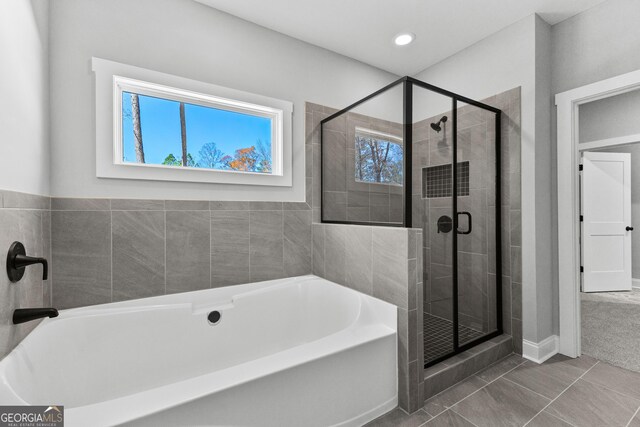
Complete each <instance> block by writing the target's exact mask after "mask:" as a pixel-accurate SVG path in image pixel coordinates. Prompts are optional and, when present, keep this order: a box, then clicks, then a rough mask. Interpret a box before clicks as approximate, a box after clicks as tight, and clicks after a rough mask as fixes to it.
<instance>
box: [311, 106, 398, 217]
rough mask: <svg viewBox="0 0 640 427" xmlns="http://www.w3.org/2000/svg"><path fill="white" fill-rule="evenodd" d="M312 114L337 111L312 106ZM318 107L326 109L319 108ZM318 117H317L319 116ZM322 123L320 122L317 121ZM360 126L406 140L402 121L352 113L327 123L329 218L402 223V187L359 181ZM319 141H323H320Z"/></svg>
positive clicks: (326, 152) (326, 185) (326, 193)
mask: <svg viewBox="0 0 640 427" xmlns="http://www.w3.org/2000/svg"><path fill="white" fill-rule="evenodd" d="M308 107H309V109H310V110H311V114H312V117H313V115H314V113H315V116H317V117H323V114H322V113H325V112H330V111H331V112H335V110H331V109H330V108H327V107H320V106H316V105H313V104H309V105H308ZM318 107H320V108H322V109H321V110H318ZM316 120H317V119H316ZM314 125H316V126H319V123H314ZM356 127H359V128H363V129H366V130H369V131H374V132H381V133H384V134H389V135H393V136H396V137H397V138H399V139H400V140H402V132H403V130H402V124H401V123H394V122H391V121H388V120H382V119H378V118H375V117H371V116H365V115H363V114H358V113H353V112H348V113H346V114H343V115H341V116H339V117H336V118H335V119H333V120H330V121H329V122H327V123H326V124H325V126H324V129H323V132H324V137H323V139H324V143H325V144H326V147H325V151H324V156H325V157H324V162H323V168H324V171H323V172H324V177H325V185H324V194H323V197H324V207H325V212H324V215H325V218H324V219H325V220H331V221H354V222H374V223H395V224H402V222H403V220H404V210H403V206H404V204H403V202H402V201H403V197H402V186H400V185H391V184H384V183H368V182H360V181H357V180H356V179H355V178H354V177H355V176H356V174H355V147H354V141H355V136H356ZM318 143H319V142H318Z"/></svg>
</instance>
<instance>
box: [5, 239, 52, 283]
mask: <svg viewBox="0 0 640 427" xmlns="http://www.w3.org/2000/svg"><path fill="white" fill-rule="evenodd" d="M33 264H42V280H47V276H48V272H49V268H48V263H47V260H46V259H44V258H39V257H31V256H27V251H26V250H25V249H24V245H23V244H22V243H20V242H13V243H12V244H11V247H9V252H8V253H7V275H8V276H9V280H10V281H11V282H14V283H15V282H17V281H19V280H20V279H22V276H24V270H25V267H27V266H29V265H33Z"/></svg>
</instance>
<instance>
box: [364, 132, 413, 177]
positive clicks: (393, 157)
mask: <svg viewBox="0 0 640 427" xmlns="http://www.w3.org/2000/svg"><path fill="white" fill-rule="evenodd" d="M354 149H355V180H356V181H357V182H367V183H377V184H389V185H399V186H401V185H402V182H403V177H402V173H403V165H402V162H403V149H402V138H401V137H399V136H395V135H391V134H387V133H382V132H377V131H374V130H370V129H363V128H356V133H355V147H354Z"/></svg>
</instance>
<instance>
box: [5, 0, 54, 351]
mask: <svg viewBox="0 0 640 427" xmlns="http://www.w3.org/2000/svg"><path fill="white" fill-rule="evenodd" d="M48 14H49V2H48V1H47V0H32V1H24V0H4V1H2V2H0V58H2V65H0V94H1V95H0V141H1V142H0V145H1V146H2V158H3V159H5V161H4V162H3V165H2V167H0V253H2V254H3V257H4V256H5V255H4V254H6V252H5V251H6V250H8V249H9V245H10V244H11V243H12V242H13V241H15V240H19V241H22V242H23V243H24V245H25V247H26V250H27V253H28V254H30V255H36V256H46V257H49V255H50V252H49V250H50V244H49V241H50V236H51V233H50V222H51V221H50V216H49V210H48V209H49V203H50V201H49V198H48V197H42V196H32V195H29V194H24V193H17V192H15V191H22V192H27V193H34V194H44V195H48V194H49V75H48V52H49V39H48ZM3 190H13V191H3ZM2 263H3V264H2V265H3V266H4V258H3V261H2ZM41 274H42V270H41V269H40V268H39V267H32V268H29V269H28V270H27V271H26V273H25V276H24V278H23V279H22V281H20V282H19V283H17V284H14V283H10V282H9V279H8V277H7V275H6V274H5V273H4V268H3V271H2V273H1V274H0V358H2V357H3V356H4V355H5V354H7V353H8V352H9V351H10V350H11V349H12V348H13V347H15V346H16V345H17V344H18V343H19V342H20V341H21V340H22V339H23V338H24V337H25V336H26V335H27V334H28V333H29V332H30V331H31V330H32V329H33V328H34V327H35V326H36V325H37V322H30V323H26V324H22V325H18V326H15V325H13V324H12V321H11V318H12V315H13V310H15V309H16V308H25V307H42V306H43V305H48V304H49V300H50V290H51V288H50V282H45V281H43V280H42V276H41Z"/></svg>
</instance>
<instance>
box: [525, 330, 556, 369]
mask: <svg viewBox="0 0 640 427" xmlns="http://www.w3.org/2000/svg"><path fill="white" fill-rule="evenodd" d="M558 343H559V338H558V336H557V335H551V336H550V337H548V338H545V339H543V340H542V341H540V342H539V343H535V342H531V341H527V340H522V357H524V358H525V359H529V360H531V361H532V362H536V363H538V364H540V363H542V362H544V361H545V360H547V359H549V358H550V357H551V356H553V355H554V354H557V353H558Z"/></svg>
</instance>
